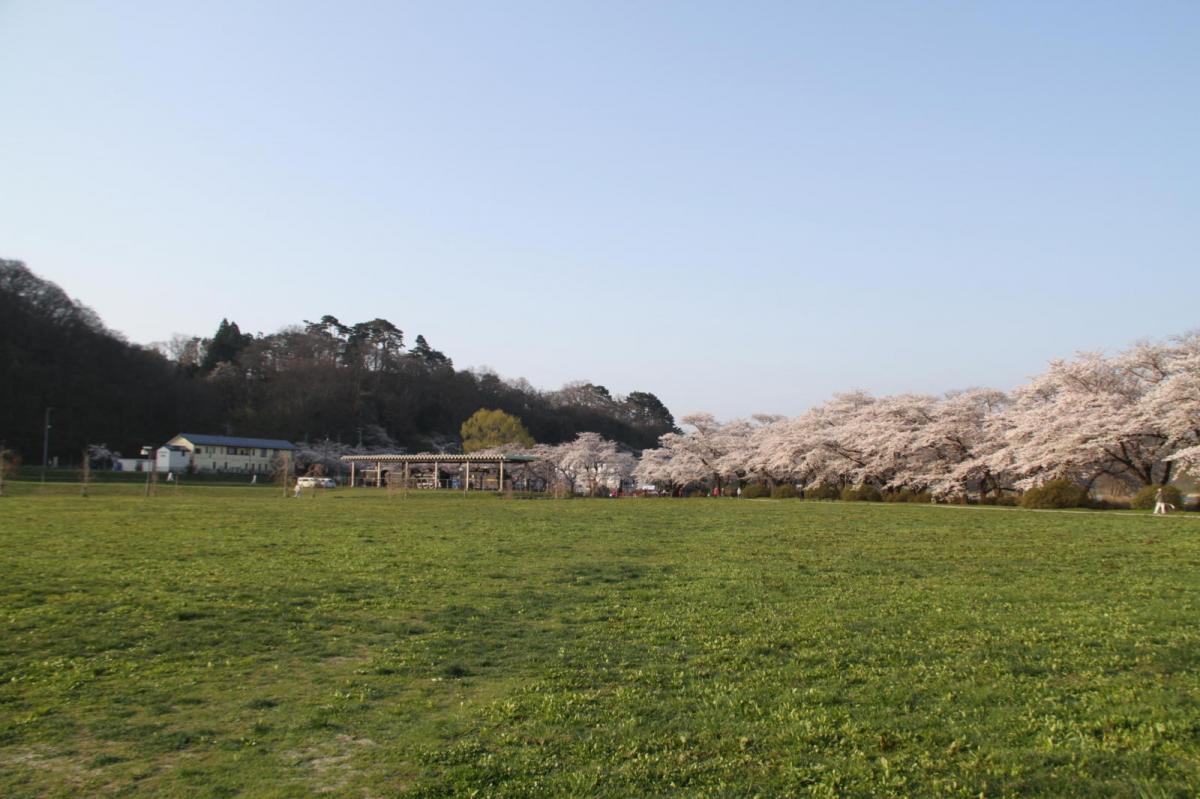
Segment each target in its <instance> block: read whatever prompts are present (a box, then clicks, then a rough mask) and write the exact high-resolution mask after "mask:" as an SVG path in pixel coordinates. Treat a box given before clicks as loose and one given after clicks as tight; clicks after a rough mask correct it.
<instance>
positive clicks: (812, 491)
mask: <svg viewBox="0 0 1200 799" xmlns="http://www.w3.org/2000/svg"><path fill="white" fill-rule="evenodd" d="M804 498H805V499H841V493H840V492H839V491H838V490H837V486H831V485H830V484H829V483H819V484H817V485H815V486H809V487H808V488H806V489H804Z"/></svg>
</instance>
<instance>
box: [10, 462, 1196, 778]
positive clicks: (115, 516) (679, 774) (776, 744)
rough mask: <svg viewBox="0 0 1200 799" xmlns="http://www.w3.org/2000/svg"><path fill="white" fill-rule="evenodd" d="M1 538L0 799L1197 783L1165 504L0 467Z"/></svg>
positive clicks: (1182, 520) (1184, 522) (1187, 617)
mask: <svg viewBox="0 0 1200 799" xmlns="http://www.w3.org/2000/svg"><path fill="white" fill-rule="evenodd" d="M14 485H17V484H14ZM10 487H11V486H10ZM0 545H2V546H0V613H2V620H0V794H2V795H4V796H7V797H21V796H77V795H80V794H84V795H94V794H112V795H131V794H136V795H146V796H164V795H165V796H217V797H221V796H254V797H259V796H263V797H292V796H296V797H299V796H309V795H312V794H313V793H317V792H326V793H328V794H330V795H335V796H390V795H411V796H422V797H432V796H470V795H475V796H550V795H563V796H606V797H627V796H662V795H666V796H671V795H675V796H788V795H811V796H889V795H891V796H912V795H926V796H934V795H937V796H943V795H944V796H978V795H980V794H983V795H986V796H1029V795H1047V796H1151V797H1158V796H1194V795H1197V793H1200V677H1198V675H1197V666H1198V665H1200V624H1198V622H1200V520H1197V519H1194V518H1192V517H1174V518H1167V519H1161V518H1151V517H1150V516H1148V515H1139V514H1108V513H1093V514H1065V513H1064V514H1056V513H1036V512H1028V511H1021V510H987V509H978V510H974V509H958V508H929V507H916V506H879V505H870V504H839V503H828V504H826V503H806V502H799V501H749V500H703V499H701V500H594V501H593V500H578V501H561V502H554V501H519V500H518V501H503V500H499V499H494V498H491V497H485V496H482V495H480V496H478V497H472V498H470V499H467V500H464V498H463V497H462V496H461V495H453V496H444V497H434V496H429V495H417V494H414V495H413V497H412V498H410V499H408V500H404V499H402V498H400V497H399V496H394V497H390V498H389V497H388V496H387V494H386V492H379V491H371V490H358V491H352V492H347V491H335V492H329V493H327V494H324V495H321V496H319V497H318V498H316V499H309V498H303V499H299V500H294V499H284V498H282V497H281V496H279V495H278V493H277V492H276V491H272V490H268V489H258V490H247V489H244V488H243V489H233V488H230V489H221V488H210V487H186V486H185V487H184V488H183V489H180V490H179V491H177V492H173V493H170V494H163V495H160V496H158V497H156V498H151V499H147V498H144V497H142V496H140V495H139V493H138V491H137V489H136V488H134V487H124V486H119V485H108V486H101V487H96V488H95V489H94V490H93V491H92V495H91V496H90V497H88V498H83V497H79V496H77V495H73V494H72V493H69V490H68V489H67V488H66V487H63V488H57V487H51V488H47V489H37V488H35V487H30V486H25V487H21V486H19V485H17V495H16V496H8V497H5V498H3V499H0Z"/></svg>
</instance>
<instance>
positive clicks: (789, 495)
mask: <svg viewBox="0 0 1200 799" xmlns="http://www.w3.org/2000/svg"><path fill="white" fill-rule="evenodd" d="M798 496H800V492H799V491H797V490H796V487H795V486H794V485H792V484H791V483H783V484H782V485H777V486H775V487H774V488H772V489H771V499H795V498H796V497H798Z"/></svg>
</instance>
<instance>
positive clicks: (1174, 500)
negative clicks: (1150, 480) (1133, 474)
mask: <svg viewBox="0 0 1200 799" xmlns="http://www.w3.org/2000/svg"><path fill="white" fill-rule="evenodd" d="M1160 488H1161V489H1162V492H1163V501H1164V502H1166V503H1167V504H1168V505H1174V506H1175V508H1176V509H1177V510H1182V509H1183V494H1181V493H1180V492H1179V489H1178V488H1176V487H1175V486H1146V487H1145V488H1143V489H1142V490H1141V491H1139V492H1137V493H1136V494H1134V495H1133V499H1132V500H1130V503H1129V504H1130V507H1132V508H1133V509H1134V510H1153V509H1154V495H1155V494H1157V493H1158V489H1160Z"/></svg>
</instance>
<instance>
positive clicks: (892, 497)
mask: <svg viewBox="0 0 1200 799" xmlns="http://www.w3.org/2000/svg"><path fill="white" fill-rule="evenodd" d="M932 499H933V495H932V494H930V493H929V492H928V491H909V490H908V489H907V488H906V489H904V490H903V491H889V492H887V493H886V494H884V495H883V501H884V502H911V503H913V504H921V503H923V504H925V505H928V504H929V503H930V501H932Z"/></svg>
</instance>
